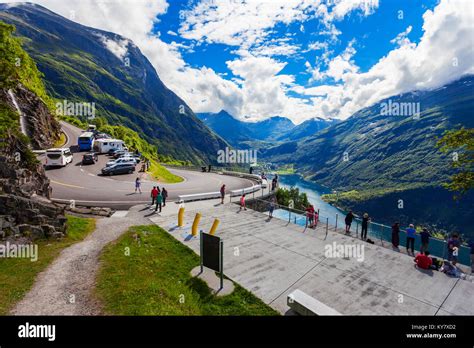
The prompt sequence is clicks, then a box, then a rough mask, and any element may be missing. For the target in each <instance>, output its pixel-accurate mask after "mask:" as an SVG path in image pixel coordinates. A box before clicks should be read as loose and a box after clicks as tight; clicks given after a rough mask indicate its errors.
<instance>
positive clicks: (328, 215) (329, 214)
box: [273, 175, 470, 265]
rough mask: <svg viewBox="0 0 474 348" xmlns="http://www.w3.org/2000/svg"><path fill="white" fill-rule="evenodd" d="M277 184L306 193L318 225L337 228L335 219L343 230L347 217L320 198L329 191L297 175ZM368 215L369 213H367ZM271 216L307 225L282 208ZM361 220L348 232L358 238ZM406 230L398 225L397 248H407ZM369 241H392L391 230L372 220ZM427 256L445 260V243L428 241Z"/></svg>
mask: <svg viewBox="0 0 474 348" xmlns="http://www.w3.org/2000/svg"><path fill="white" fill-rule="evenodd" d="M279 182H280V187H283V188H290V187H292V186H293V187H296V188H298V189H299V191H300V193H306V195H307V196H308V200H309V202H310V203H311V204H313V206H314V208H315V209H316V210H318V209H319V220H320V223H322V224H324V225H325V224H326V221H327V222H328V223H329V226H333V227H334V226H336V219H337V227H338V228H343V227H344V217H345V216H346V214H347V212H344V211H342V210H340V209H338V208H336V207H334V206H332V205H330V204H328V203H326V202H324V201H323V200H322V198H321V195H323V194H325V193H331V190H330V189H328V188H326V187H324V186H321V185H318V184H316V183H313V182H309V181H305V180H303V179H302V178H301V177H300V176H299V175H279ZM369 215H370V212H369ZM273 216H274V217H276V218H278V219H282V220H286V221H288V220H290V222H292V223H295V224H298V225H300V226H304V225H305V224H306V217H305V216H304V214H295V213H291V214H290V213H289V212H288V211H287V210H284V209H276V210H275V211H274V212H273ZM360 225H361V223H360V220H358V219H356V220H354V222H353V223H352V226H351V231H352V232H356V231H358V235H360ZM404 230H405V227H404V226H401V228H400V247H405V246H406V234H405V231H404ZM367 234H368V238H371V239H377V240H383V241H384V244H387V242H389V243H390V242H391V239H392V229H391V227H390V226H386V225H382V224H378V223H377V222H376V221H373V222H372V223H370V224H369V228H368V233H367ZM420 246H421V241H420V237H419V236H418V235H417V237H416V239H415V250H420ZM429 250H430V253H431V254H432V255H433V256H437V257H440V258H445V257H447V256H446V254H447V253H446V242H445V241H443V240H438V239H434V238H431V239H430V244H429ZM459 262H460V263H462V264H465V265H469V262H470V256H469V249H468V248H466V247H461V249H460V251H459Z"/></svg>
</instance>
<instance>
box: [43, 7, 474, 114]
mask: <svg viewBox="0 0 474 348" xmlns="http://www.w3.org/2000/svg"><path fill="white" fill-rule="evenodd" d="M34 2H36V3H39V4H42V5H44V6H46V7H47V8H49V9H51V10H52V11H55V12H57V13H59V14H61V15H63V16H65V17H70V15H71V10H73V11H74V14H75V17H74V20H75V21H77V22H79V23H82V24H85V25H88V26H92V27H95V28H99V29H104V30H107V31H111V32H115V33H118V34H120V35H122V36H123V37H124V38H128V39H130V40H132V41H133V42H134V43H135V44H136V45H137V46H138V47H139V48H140V49H141V50H142V52H143V53H144V54H145V55H146V56H147V57H148V59H149V60H150V61H151V63H152V64H153V65H154V67H155V68H156V70H157V72H158V74H159V76H160V78H161V79H162V80H163V82H164V83H165V84H166V85H167V86H168V87H169V88H170V89H172V90H173V91H175V92H176V93H177V94H178V95H179V96H180V97H182V98H183V99H184V100H185V101H186V102H187V103H188V104H189V105H190V106H191V107H192V108H193V110H194V111H196V112H217V111H219V110H220V109H226V110H227V111H229V112H230V113H232V114H234V115H235V116H238V117H241V118H243V117H244V116H246V115H249V116H251V119H261V118H265V117H268V116H273V115H282V116H287V117H290V118H291V119H292V120H293V121H295V122H301V121H303V120H304V119H308V118H311V117H314V116H324V117H329V116H336V117H340V118H345V117H348V116H350V115H351V114H352V113H354V112H356V111H357V110H359V109H360V108H363V107H365V106H369V105H371V104H373V103H375V102H377V101H378V100H380V99H382V98H385V97H389V96H392V95H395V94H399V93H403V92H408V91H411V90H413V89H424V88H437V87H439V86H441V85H443V84H446V83H447V82H450V81H452V80H454V79H457V78H459V77H460V76H462V75H464V74H467V73H474V65H473V64H474V63H473V62H474V54H473V43H472V37H473V36H474V27H473V26H474V18H473V8H472V6H473V5H472V2H471V1H470V0H441V1H440V3H439V4H438V5H437V6H436V7H435V8H434V10H433V11H431V10H428V11H426V13H425V14H424V16H423V20H424V24H423V31H424V33H423V36H422V38H421V41H420V42H419V43H418V44H415V43H411V42H409V40H408V38H407V35H408V34H409V33H410V31H411V27H408V28H407V30H406V31H405V32H403V33H400V34H399V35H398V36H397V37H396V38H395V39H394V40H395V41H393V40H392V41H393V43H395V44H397V45H398V46H397V47H396V48H395V49H393V50H392V51H390V52H389V53H387V54H386V56H385V57H383V58H381V59H380V60H379V61H378V62H377V63H376V64H375V65H374V66H372V67H371V68H370V69H369V70H368V71H366V72H360V71H359V69H358V67H357V66H356V65H355V63H354V61H353V56H354V54H355V49H354V48H353V47H352V44H349V45H348V46H347V48H346V50H344V51H343V52H341V53H339V54H338V55H337V56H335V57H331V55H332V51H331V43H332V42H331V40H337V38H338V36H339V34H340V30H339V29H337V27H336V25H335V23H337V21H339V20H341V19H342V18H343V17H344V16H348V15H351V14H352V13H356V14H358V15H361V16H367V15H370V14H371V13H373V12H374V10H375V9H376V8H377V7H378V1H372V0H334V1H332V2H331V4H327V3H321V1H319V0H275V1H266V0H264V1H258V0H251V1H246V2H245V3H240V4H239V1H236V0H220V1H204V2H201V3H199V4H198V5H196V6H194V7H192V8H191V9H190V10H188V11H186V12H183V13H182V15H183V16H184V17H183V22H182V25H181V27H180V29H179V34H180V35H181V36H183V37H185V38H187V39H189V40H192V41H191V45H189V46H188V45H185V46H182V44H180V43H176V42H175V43H171V44H167V43H165V42H163V41H162V40H161V39H160V38H159V37H158V36H157V35H150V33H151V30H152V29H153V27H154V26H155V25H156V24H157V23H156V22H157V19H156V18H157V16H158V18H159V16H160V15H161V14H164V13H165V12H166V11H167V9H168V4H167V2H166V1H165V0H139V1H137V0H133V1H132V0H115V1H97V0H81V1H75V2H66V1H63V0H35V1H34ZM311 18H317V19H318V20H320V22H321V23H322V24H323V28H322V29H321V31H322V32H325V33H326V34H327V35H328V37H329V40H327V41H324V42H322V43H320V42H313V43H310V44H308V47H307V48H306V49H307V51H306V52H309V51H312V50H315V51H316V50H322V54H321V55H319V58H318V59H317V60H316V61H314V62H311V61H307V60H306V59H304V60H301V63H300V64H301V65H304V67H303V69H304V68H306V69H307V70H308V71H309V72H311V75H312V79H313V81H320V80H321V79H322V78H323V77H329V78H331V79H333V80H334V81H336V82H337V83H338V84H337V85H327V86H326V85H321V86H317V87H311V88H307V87H305V86H300V85H296V84H295V77H294V76H292V75H288V74H284V73H282V70H283V69H284V68H285V66H286V63H283V62H281V61H279V60H277V59H275V57H276V56H279V55H281V56H288V57H289V59H291V58H293V56H294V55H295V54H296V53H297V52H298V50H300V51H302V47H299V45H298V44H296V43H294V42H293V41H292V39H291V37H285V38H280V39H275V38H273V36H272V33H273V30H274V27H275V25H277V24H284V25H288V24H292V23H298V24H299V25H303V23H304V22H306V21H308V20H309V19H311ZM305 29H306V31H307V32H310V31H311V30H313V28H309V26H307V27H306V28H305ZM168 34H170V35H173V34H171V33H168ZM207 43H224V44H227V45H231V46H234V47H235V51H234V54H236V55H237V56H236V58H235V59H233V60H230V61H228V62H226V63H227V66H228V68H229V69H230V70H231V71H232V72H233V74H234V76H230V77H227V78H228V79H226V76H225V75H224V74H222V73H220V74H218V73H216V72H215V71H214V70H213V69H211V68H209V67H201V68H192V67H190V66H189V65H188V64H187V63H186V62H185V61H184V59H183V57H182V56H181V53H180V50H183V49H184V50H186V49H188V52H189V50H190V49H191V48H192V47H193V44H195V45H196V46H199V45H206V44H207ZM109 45H110V44H109ZM111 45H112V46H111V47H109V49H111V50H112V51H115V52H116V53H117V54H118V56H120V55H121V54H122V53H123V51H121V50H120V48H121V47H122V48H123V47H124V45H121V44H118V47H116V46H114V45H113V44H111ZM303 52H304V51H303ZM454 62H457V64H453V63H454ZM323 63H324V66H325V67H326V70H324V71H322V68H321V67H322V66H323ZM290 93H291V94H290ZM294 93H296V94H300V95H301V96H304V97H305V98H296V97H293V96H292V95H293V94H294Z"/></svg>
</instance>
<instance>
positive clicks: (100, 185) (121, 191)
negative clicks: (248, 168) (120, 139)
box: [39, 122, 253, 209]
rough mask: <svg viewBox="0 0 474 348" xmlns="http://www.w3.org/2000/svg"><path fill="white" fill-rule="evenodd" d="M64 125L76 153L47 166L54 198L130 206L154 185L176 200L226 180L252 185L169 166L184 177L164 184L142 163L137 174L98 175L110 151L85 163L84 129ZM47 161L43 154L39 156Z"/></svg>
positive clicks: (241, 185)
mask: <svg viewBox="0 0 474 348" xmlns="http://www.w3.org/2000/svg"><path fill="white" fill-rule="evenodd" d="M61 125H62V129H63V131H64V132H65V133H66V135H67V137H68V139H67V143H66V144H65V145H64V147H70V148H71V150H72V152H73V153H74V159H73V161H72V163H70V164H68V165H67V166H66V167H63V168H47V170H46V175H47V176H48V178H49V179H50V180H51V186H52V188H53V191H52V198H53V199H58V200H65V201H70V200H74V201H75V203H76V205H94V206H102V207H111V208H115V209H128V208H130V207H131V206H133V205H136V204H140V203H146V202H149V201H150V199H149V197H150V191H151V189H152V188H153V186H159V187H160V188H161V187H163V186H164V187H166V190H167V191H168V200H169V201H173V200H176V199H177V197H178V195H183V194H193V193H202V192H213V191H219V189H220V187H221V185H222V184H223V183H225V184H226V188H227V190H228V191H230V190H236V189H240V188H244V187H248V186H252V184H253V183H252V182H251V181H250V180H248V179H242V178H237V177H232V176H224V175H220V174H215V173H200V172H194V171H186V170H178V169H169V170H170V171H171V172H172V173H174V174H176V175H179V176H181V177H182V178H184V181H183V182H180V183H176V184H163V183H160V182H158V181H152V180H150V179H149V178H148V176H147V174H145V173H140V172H138V170H139V168H140V166H141V163H140V164H139V165H138V166H137V170H136V171H135V173H134V174H123V175H114V176H105V177H104V176H101V175H98V174H99V173H100V170H101V169H102V168H103V167H105V163H106V162H107V161H109V160H110V157H109V156H107V155H105V154H104V155H99V161H98V162H97V163H95V164H93V165H82V164H81V161H82V153H80V152H77V138H78V136H79V134H80V133H81V132H82V130H81V129H79V128H77V127H75V126H72V125H70V124H68V123H64V122H61ZM39 159H40V160H41V161H42V162H43V163H45V158H44V156H40V158H39ZM138 176H139V177H141V179H142V180H141V181H142V185H141V189H142V192H143V193H141V194H140V193H135V179H136V178H137V177H138Z"/></svg>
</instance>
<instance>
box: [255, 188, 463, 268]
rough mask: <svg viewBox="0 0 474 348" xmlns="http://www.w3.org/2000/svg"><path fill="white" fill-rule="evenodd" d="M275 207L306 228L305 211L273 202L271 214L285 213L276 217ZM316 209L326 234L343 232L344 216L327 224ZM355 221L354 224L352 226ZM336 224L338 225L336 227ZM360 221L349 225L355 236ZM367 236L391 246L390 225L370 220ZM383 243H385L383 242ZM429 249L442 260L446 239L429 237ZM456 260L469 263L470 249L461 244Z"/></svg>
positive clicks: (401, 236) (401, 237) (402, 233)
mask: <svg viewBox="0 0 474 348" xmlns="http://www.w3.org/2000/svg"><path fill="white" fill-rule="evenodd" d="M254 199H255V200H257V201H262V202H266V203H267V204H268V206H270V202H269V201H266V200H263V199H261V198H258V197H254ZM277 209H281V210H285V211H286V212H287V213H288V223H293V224H295V225H299V226H302V227H304V230H306V229H307V228H308V217H307V213H306V211H302V210H298V209H294V208H289V207H288V206H284V205H281V204H275V211H274V213H273V216H274V217H276V218H279V219H282V220H283V219H284V220H286V213H285V217H283V215H281V216H280V217H278V212H277ZM317 211H318V223H322V224H323V227H324V229H325V234H326V236H327V234H328V231H335V232H338V233H342V234H344V233H345V223H344V218H345V216H342V214H341V216H339V214H336V216H335V219H334V220H333V219H332V220H333V221H335V225H329V217H328V216H321V215H320V214H319V209H318V210H317ZM354 223H355V226H354ZM338 225H339V226H340V227H338ZM361 225H362V221H361V219H359V218H358V217H356V218H354V220H353V222H352V225H351V230H350V231H351V233H354V232H355V236H356V237H359V236H360V230H361ZM405 230H406V228H404V227H402V226H400V232H399V246H400V247H403V248H405V247H406V231H405ZM367 238H371V239H373V240H375V241H380V244H381V245H382V246H391V244H392V227H391V226H387V225H383V224H379V223H376V222H373V221H372V222H370V223H369V225H368V229H367ZM384 243H385V244H384ZM387 243H388V244H387ZM420 247H421V238H420V236H419V235H418V234H417V235H416V237H415V250H420ZM429 251H430V253H431V255H432V256H435V257H439V258H442V259H443V260H444V259H445V257H446V256H447V241H446V240H445V239H444V240H443V239H439V238H435V237H431V238H430V241H429ZM458 260H459V263H460V264H463V265H469V264H470V249H469V248H468V247H466V246H464V245H461V247H460V248H459V254H458Z"/></svg>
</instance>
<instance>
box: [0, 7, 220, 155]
mask: <svg viewBox="0 0 474 348" xmlns="http://www.w3.org/2000/svg"><path fill="white" fill-rule="evenodd" d="M0 20H3V21H5V22H7V23H11V24H14V25H15V26H16V27H17V34H18V35H19V36H20V37H21V38H22V39H23V41H24V48H25V50H26V51H27V52H28V53H29V54H30V55H31V56H32V57H33V59H35V61H36V62H37V65H38V68H39V69H40V71H42V72H43V73H44V75H45V81H46V82H45V84H46V87H47V90H48V92H49V93H50V94H51V95H52V96H53V97H54V98H56V100H61V101H62V100H68V101H70V102H79V103H84V102H86V103H95V108H96V113H97V115H98V116H104V117H105V118H106V119H107V120H108V121H109V123H111V124H116V125H118V124H122V125H124V126H127V127H129V128H131V129H133V130H135V131H137V132H139V133H140V134H141V135H143V136H144V137H145V138H146V140H148V141H149V142H150V143H152V144H155V145H157V146H158V151H159V152H160V153H161V154H164V155H171V156H173V157H175V158H177V159H182V160H189V161H193V162H207V161H210V160H212V159H215V157H216V156H217V151H218V150H219V149H221V148H223V147H225V142H224V141H223V140H222V139H221V138H219V137H218V136H217V135H215V134H214V133H213V132H212V131H210V130H209V129H208V128H207V127H206V126H205V125H204V124H203V123H202V122H201V121H200V120H198V119H197V118H196V116H195V115H194V113H193V111H192V110H191V109H190V108H189V107H188V106H187V105H186V103H185V102H184V101H183V100H182V99H180V98H179V97H178V96H177V95H176V94H174V93H173V92H172V91H170V90H169V89H168V88H166V86H165V85H164V84H163V83H162V82H161V80H160V79H159V77H158V75H157V73H156V71H155V69H154V68H153V66H152V65H151V64H150V62H149V61H148V60H147V58H146V57H145V56H143V54H142V53H141V52H140V50H139V49H138V47H137V46H135V45H134V44H133V42H131V41H129V40H127V39H126V38H123V37H121V36H119V35H117V34H113V33H109V32H105V31H102V30H97V29H93V28H89V27H85V26H82V25H80V24H77V23H75V22H72V21H70V20H68V19H66V18H64V17H61V16H59V15H57V14H55V13H53V12H51V11H49V10H47V9H46V8H44V7H41V6H39V5H33V4H28V3H22V4H18V5H16V6H13V7H12V6H9V5H5V4H3V5H0ZM108 47H109V48H111V49H109V48H108ZM113 47H115V48H116V50H114V49H112V48H113ZM118 48H120V49H118Z"/></svg>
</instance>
